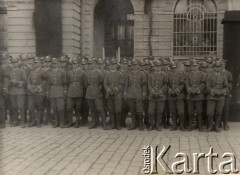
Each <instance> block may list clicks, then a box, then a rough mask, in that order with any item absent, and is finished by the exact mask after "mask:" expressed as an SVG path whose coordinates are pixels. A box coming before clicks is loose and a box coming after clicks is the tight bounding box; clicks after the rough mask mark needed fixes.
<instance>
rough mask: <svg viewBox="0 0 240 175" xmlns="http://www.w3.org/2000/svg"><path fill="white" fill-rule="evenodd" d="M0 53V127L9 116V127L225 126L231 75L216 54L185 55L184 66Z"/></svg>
mask: <svg viewBox="0 0 240 175" xmlns="http://www.w3.org/2000/svg"><path fill="white" fill-rule="evenodd" d="M0 60H1V68H0V103H1V104H0V113H1V114H0V117H1V119H0V122H1V128H4V127H5V121H6V119H7V117H8V116H9V121H10V126H11V127H13V126H18V125H19V124H20V125H21V127H22V128H24V127H25V125H26V124H27V125H28V127H33V126H37V127H41V124H43V123H44V124H49V123H51V124H52V125H53V127H54V128H56V127H61V128H69V127H75V128H78V127H80V126H84V125H86V124H88V123H89V124H88V127H89V129H92V128H96V127H97V126H99V125H101V126H102V127H103V128H104V129H105V130H111V129H115V128H116V129H118V130H120V129H121V128H122V127H127V129H129V130H133V129H136V128H139V130H140V131H142V130H144V129H145V128H147V130H148V131H151V130H153V129H156V130H158V131H161V129H162V127H164V128H169V127H171V130H177V128H178V126H180V130H181V131H185V130H188V131H191V130H192V129H196V128H198V129H199V131H200V132H202V131H207V132H210V131H213V130H215V131H216V132H219V131H220V128H221V127H222V128H223V129H224V130H228V129H229V126H228V109H229V99H230V98H231V93H230V92H231V89H232V74H231V72H229V71H227V70H226V69H225V61H224V60H223V59H222V58H215V59H214V58H212V57H206V58H204V59H202V60H201V61H196V60H195V59H194V58H189V60H187V61H185V62H184V68H182V67H181V68H180V66H179V65H180V64H177V63H176V62H175V61H174V60H172V59H171V58H168V57H163V58H158V59H157V58H153V57H148V58H146V59H143V60H136V59H132V60H127V59H121V60H116V59H115V58H110V59H95V58H89V57H81V56H78V57H75V58H72V59H70V58H69V57H68V56H62V57H60V58H53V57H50V56H46V57H35V56H33V55H29V54H21V55H19V56H18V57H12V56H10V55H8V54H2V55H1V59H0ZM88 116H91V121H90V122H88ZM127 116H129V117H130V118H131V122H130V124H126V118H127ZM108 118H109V119H108ZM107 119H108V120H107ZM205 125H206V126H207V129H206V130H205V129H203V126H205Z"/></svg>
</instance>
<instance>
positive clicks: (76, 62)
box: [69, 57, 78, 64]
mask: <svg viewBox="0 0 240 175" xmlns="http://www.w3.org/2000/svg"><path fill="white" fill-rule="evenodd" d="M69 61H71V63H72V64H78V58H77V57H75V58H73V59H70V60H69Z"/></svg>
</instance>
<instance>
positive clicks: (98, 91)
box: [85, 70, 103, 99]
mask: <svg viewBox="0 0 240 175" xmlns="http://www.w3.org/2000/svg"><path fill="white" fill-rule="evenodd" d="M85 82H86V96H85V98H87V99H98V98H102V97H103V76H102V74H100V73H99V71H98V70H91V71H87V72H86V76H85Z"/></svg>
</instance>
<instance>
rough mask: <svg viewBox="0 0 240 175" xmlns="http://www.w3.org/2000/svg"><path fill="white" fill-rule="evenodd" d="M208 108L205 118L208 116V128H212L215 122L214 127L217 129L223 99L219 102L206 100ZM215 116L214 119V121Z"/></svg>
mask: <svg viewBox="0 0 240 175" xmlns="http://www.w3.org/2000/svg"><path fill="white" fill-rule="evenodd" d="M207 104H208V108H207V116H208V125H209V126H210V127H212V126H213V121H215V124H216V126H217V127H218V126H219V124H220V120H221V116H222V111H223V106H224V99H220V100H208V103H207ZM214 116H215V119H214Z"/></svg>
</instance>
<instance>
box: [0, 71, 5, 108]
mask: <svg viewBox="0 0 240 175" xmlns="http://www.w3.org/2000/svg"><path fill="white" fill-rule="evenodd" d="M3 77H4V76H3V69H2V67H0V96H2V95H3ZM0 104H2V103H0ZM0 108H1V107H0Z"/></svg>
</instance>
